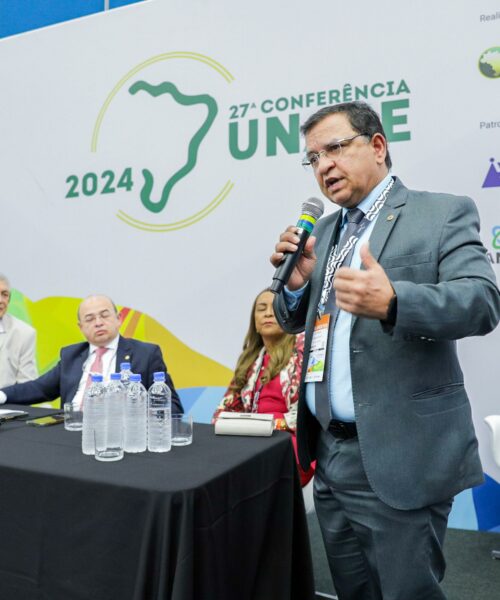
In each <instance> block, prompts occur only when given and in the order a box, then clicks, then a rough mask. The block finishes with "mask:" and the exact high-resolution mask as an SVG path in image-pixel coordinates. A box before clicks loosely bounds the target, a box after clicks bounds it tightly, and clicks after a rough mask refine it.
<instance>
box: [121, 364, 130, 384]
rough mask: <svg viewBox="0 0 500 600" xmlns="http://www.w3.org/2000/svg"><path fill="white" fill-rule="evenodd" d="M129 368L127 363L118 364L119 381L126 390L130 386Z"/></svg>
mask: <svg viewBox="0 0 500 600" xmlns="http://www.w3.org/2000/svg"><path fill="white" fill-rule="evenodd" d="M130 366H131V365H130V363H129V362H122V363H120V380H121V382H122V384H123V385H124V386H125V387H126V388H128V386H129V384H130V376H131V375H132V371H131V370H130Z"/></svg>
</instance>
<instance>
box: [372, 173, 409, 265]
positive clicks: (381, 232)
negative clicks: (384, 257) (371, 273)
mask: <svg viewBox="0 0 500 600" xmlns="http://www.w3.org/2000/svg"><path fill="white" fill-rule="evenodd" d="M407 194H408V190H407V189H406V188H405V186H404V185H403V184H402V183H401V182H400V181H399V179H396V181H395V183H394V188H393V191H392V193H391V194H389V197H388V198H387V200H386V201H385V204H384V206H383V207H382V208H381V210H380V213H379V215H378V218H377V222H376V223H375V225H374V227H373V231H372V233H371V235H370V252H371V253H372V255H373V257H374V258H375V259H376V260H378V259H379V257H380V255H381V254H382V251H383V249H384V247H385V244H386V243H387V240H388V239H389V236H390V235H391V232H392V230H393V228H394V225H395V224H396V221H397V220H398V217H399V214H400V212H401V209H402V208H403V206H404V205H405V204H406V196H407Z"/></svg>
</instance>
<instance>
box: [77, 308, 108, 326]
mask: <svg viewBox="0 0 500 600" xmlns="http://www.w3.org/2000/svg"><path fill="white" fill-rule="evenodd" d="M112 316H113V313H112V312H111V311H110V310H107V309H106V310H101V312H100V313H97V314H96V315H92V314H91V315H85V316H84V317H83V322H84V323H85V324H90V323H93V322H94V321H95V320H97V318H99V319H101V321H107V320H108V319H110V318H111V317H112Z"/></svg>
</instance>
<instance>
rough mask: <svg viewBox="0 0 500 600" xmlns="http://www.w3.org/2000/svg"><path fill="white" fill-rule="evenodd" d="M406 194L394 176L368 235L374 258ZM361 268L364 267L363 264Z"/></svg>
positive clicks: (400, 208) (376, 258)
mask: <svg viewBox="0 0 500 600" xmlns="http://www.w3.org/2000/svg"><path fill="white" fill-rule="evenodd" d="M407 195H408V190H407V188H406V187H405V186H404V185H403V184H402V183H401V182H400V181H399V179H397V178H396V180H395V182H394V187H393V189H392V192H391V193H390V194H389V197H388V198H387V200H386V201H385V203H384V206H382V208H381V209H380V213H379V215H378V217H377V222H376V223H375V225H374V227H373V231H372V233H371V235H370V242H369V248H370V252H371V253H372V255H373V258H375V260H377V261H378V260H379V258H380V255H381V254H382V251H383V250H384V248H385V245H386V244H387V241H388V240H389V237H390V235H391V233H392V230H393V228H394V225H396V221H397V220H398V217H399V215H400V213H401V210H402V208H403V207H404V205H405V204H406V197H407ZM361 268H362V269H364V267H363V265H361ZM358 319H359V317H357V316H355V315H353V316H352V321H351V332H352V330H353V328H354V326H355V325H356V323H357V322H358Z"/></svg>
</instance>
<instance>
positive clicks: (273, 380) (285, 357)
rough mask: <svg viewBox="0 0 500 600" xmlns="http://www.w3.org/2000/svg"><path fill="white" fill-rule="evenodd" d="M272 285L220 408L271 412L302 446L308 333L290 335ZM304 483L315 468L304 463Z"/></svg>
mask: <svg viewBox="0 0 500 600" xmlns="http://www.w3.org/2000/svg"><path fill="white" fill-rule="evenodd" d="M273 299H274V294H273V293H272V292H271V291H269V289H266V290H264V291H263V292H261V293H260V294H259V295H258V296H257V298H256V299H255V301H254V303H253V306H252V313H251V315H250V324H249V327H248V331H247V334H246V336H245V341H244V343H243V351H242V353H241V355H240V357H239V358H238V362H237V364H236V369H235V373H234V377H233V379H232V381H231V383H230V384H229V387H228V389H227V391H226V393H225V394H224V397H223V398H222V401H221V403H220V404H219V406H218V407H217V410H216V411H215V413H214V417H213V421H215V420H216V419H217V416H218V415H219V413H220V412H222V411H234V412H255V413H268V414H269V413H271V414H273V415H274V423H275V426H274V427H275V429H281V430H284V431H290V432H291V433H292V436H293V439H292V441H293V445H294V449H295V452H296V440H295V429H296V426H297V402H298V399H299V387H300V375H301V372H302V359H303V354H304V334H299V335H290V334H288V333H285V332H284V331H283V329H281V327H280V326H279V324H278V322H277V321H276V318H275V316H274V310H273ZM299 474H300V478H301V483H302V485H303V486H304V485H305V484H306V483H307V482H308V481H309V480H310V479H311V477H312V475H313V474H314V470H313V469H310V470H309V471H308V472H307V473H305V472H304V471H302V469H301V468H300V467H299Z"/></svg>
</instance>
